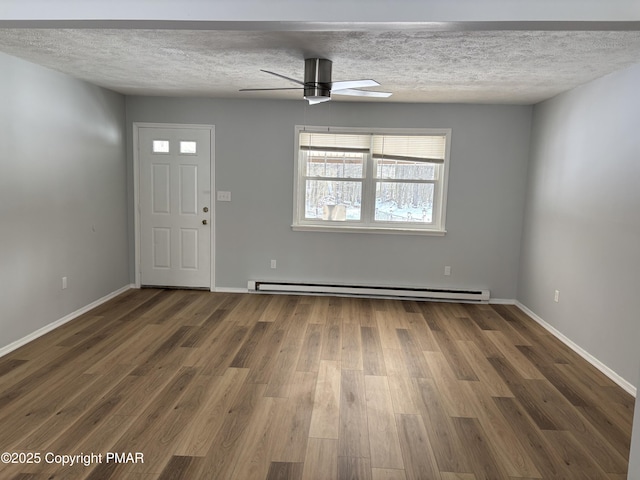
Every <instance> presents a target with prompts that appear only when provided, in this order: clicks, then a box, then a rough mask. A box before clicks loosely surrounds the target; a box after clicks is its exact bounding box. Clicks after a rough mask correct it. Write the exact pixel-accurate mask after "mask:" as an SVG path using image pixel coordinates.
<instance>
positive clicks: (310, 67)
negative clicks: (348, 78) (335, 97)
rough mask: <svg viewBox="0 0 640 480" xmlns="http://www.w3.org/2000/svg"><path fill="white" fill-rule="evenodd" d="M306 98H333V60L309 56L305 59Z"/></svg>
mask: <svg viewBox="0 0 640 480" xmlns="http://www.w3.org/2000/svg"><path fill="white" fill-rule="evenodd" d="M304 98H305V99H307V100H314V99H316V100H319V99H329V98H331V60H327V59H325V58H307V59H306V60H305V61H304Z"/></svg>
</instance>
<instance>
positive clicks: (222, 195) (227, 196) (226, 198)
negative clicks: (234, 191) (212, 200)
mask: <svg viewBox="0 0 640 480" xmlns="http://www.w3.org/2000/svg"><path fill="white" fill-rule="evenodd" d="M216 198H217V199H218V201H219V202H230V201H231V192H224V191H222V190H218V193H217V195H216Z"/></svg>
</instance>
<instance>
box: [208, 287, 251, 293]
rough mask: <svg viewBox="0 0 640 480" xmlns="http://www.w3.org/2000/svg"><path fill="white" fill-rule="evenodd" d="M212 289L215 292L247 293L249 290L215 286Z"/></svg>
mask: <svg viewBox="0 0 640 480" xmlns="http://www.w3.org/2000/svg"><path fill="white" fill-rule="evenodd" d="M213 291H214V292H217V293H249V290H248V289H246V288H226V287H216V288H215V289H214V290H213Z"/></svg>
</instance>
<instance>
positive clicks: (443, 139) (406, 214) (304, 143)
mask: <svg viewBox="0 0 640 480" xmlns="http://www.w3.org/2000/svg"><path fill="white" fill-rule="evenodd" d="M296 137H297V138H296V140H297V142H296V150H297V152H296V154H297V165H296V166H297V174H296V177H295V186H294V187H295V191H296V202H295V205H294V225H293V226H294V228H296V227H301V228H304V227H309V228H314V227H316V228H325V229H326V228H328V227H330V228H339V229H344V228H346V229H363V230H381V231H389V230H405V231H409V230H414V231H423V232H436V233H443V232H444V204H445V194H446V177H447V167H448V149H449V137H450V130H448V129H439V130H423V129H421V130H410V131H407V130H402V131H397V130H388V131H383V132H380V131H362V130H360V129H355V130H354V129H348V130H347V129H342V128H330V129H327V127H296Z"/></svg>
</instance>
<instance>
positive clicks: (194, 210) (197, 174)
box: [138, 127, 212, 288]
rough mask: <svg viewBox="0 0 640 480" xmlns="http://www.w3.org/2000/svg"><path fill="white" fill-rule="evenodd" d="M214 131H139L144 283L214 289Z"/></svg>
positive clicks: (141, 281) (184, 129) (142, 277)
mask: <svg viewBox="0 0 640 480" xmlns="http://www.w3.org/2000/svg"><path fill="white" fill-rule="evenodd" d="M211 147H212V146H211V130H210V129H204V128H203V129H198V128H155V127H153V128H151V127H140V128H139V129H138V156H139V168H140V176H139V178H140V188H139V201H140V212H139V215H140V237H139V238H140V283H141V285H149V286H168V287H190V288H210V287H211V222H212V219H211Z"/></svg>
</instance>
